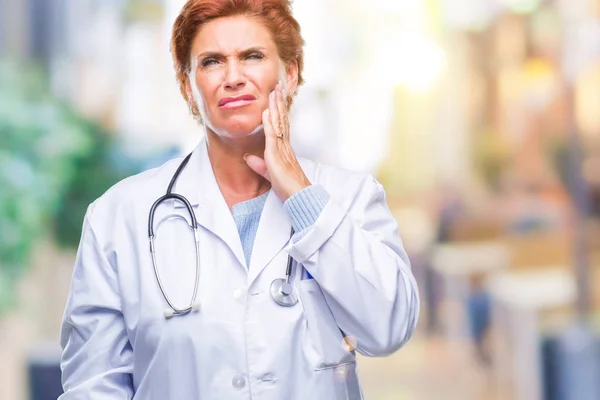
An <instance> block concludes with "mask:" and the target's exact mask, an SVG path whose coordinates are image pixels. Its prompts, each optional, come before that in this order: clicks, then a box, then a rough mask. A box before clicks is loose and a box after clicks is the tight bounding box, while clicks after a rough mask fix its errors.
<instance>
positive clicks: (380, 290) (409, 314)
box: [286, 175, 419, 356]
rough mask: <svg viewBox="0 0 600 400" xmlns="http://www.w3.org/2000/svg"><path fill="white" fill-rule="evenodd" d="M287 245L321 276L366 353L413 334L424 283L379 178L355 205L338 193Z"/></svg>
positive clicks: (330, 300)
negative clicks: (338, 198) (344, 203)
mask: <svg viewBox="0 0 600 400" xmlns="http://www.w3.org/2000/svg"><path fill="white" fill-rule="evenodd" d="M286 250H287V251H288V253H289V254H291V256H292V257H293V258H294V259H295V260H296V261H297V262H299V263H301V264H303V266H304V268H305V269H306V270H307V272H308V273H309V274H310V275H312V276H313V277H314V279H315V280H316V281H317V283H318V284H319V286H320V287H321V290H322V292H323V294H324V297H325V300H326V302H327V304H328V306H329V308H330V309H331V312H332V314H333V316H334V318H335V321H336V323H337V325H338V327H339V328H340V329H341V330H342V331H343V332H344V334H346V335H349V336H352V337H354V338H355V339H356V350H357V351H358V352H359V353H361V354H363V355H366V356H386V355H389V354H392V353H394V352H395V351H396V350H398V349H399V348H400V347H402V346H403V345H404V344H405V343H406V342H407V341H408V340H409V339H410V338H411V336H412V334H413V333H414V330H415V327H416V323H417V319H418V315H419V295H418V288H417V284H416V281H415V279H414V276H413V274H412V272H411V268H410V261H409V259H408V256H407V254H406V251H405V250H404V247H403V245H402V240H401V238H400V236H399V234H398V225H397V223H396V221H395V219H394V218H393V216H392V214H391V212H390V210H389V208H388V206H387V204H386V201H385V192H384V190H383V187H382V186H381V184H379V182H377V181H376V180H375V179H374V178H373V177H372V176H370V175H369V176H368V177H367V178H366V180H365V182H364V183H363V184H362V187H361V189H359V190H358V193H356V194H355V195H354V198H353V199H352V201H351V202H350V206H349V207H342V205H341V203H338V202H337V201H336V200H335V199H334V198H331V199H330V200H329V201H328V202H327V205H326V206H325V208H324V209H323V211H322V212H321V214H320V215H319V218H318V219H317V220H316V222H315V224H314V225H313V226H312V227H311V229H310V230H309V232H307V233H306V234H305V235H304V236H303V237H302V239H300V240H299V241H298V242H296V243H291V244H289V245H288V246H287V247H286Z"/></svg>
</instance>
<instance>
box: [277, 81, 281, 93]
mask: <svg viewBox="0 0 600 400" xmlns="http://www.w3.org/2000/svg"><path fill="white" fill-rule="evenodd" d="M277 91H278V92H281V81H277Z"/></svg>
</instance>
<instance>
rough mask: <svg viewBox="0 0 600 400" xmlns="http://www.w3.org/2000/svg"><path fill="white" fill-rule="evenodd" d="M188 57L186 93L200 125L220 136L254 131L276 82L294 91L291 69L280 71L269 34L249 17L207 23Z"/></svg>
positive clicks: (235, 135)
mask: <svg viewBox="0 0 600 400" xmlns="http://www.w3.org/2000/svg"><path fill="white" fill-rule="evenodd" d="M191 58H192V60H191V65H192V68H191V72H190V75H189V79H188V87H187V89H188V93H191V94H192V95H193V99H194V100H195V101H196V104H197V106H198V110H199V112H200V116H201V117H202V119H203V120H204V123H205V124H206V125H207V127H208V128H209V129H211V130H212V131H214V132H215V133H216V134H218V135H220V136H226V137H241V136H247V135H250V134H253V133H256V132H260V131H261V128H262V118H261V116H262V112H263V111H264V110H265V109H266V108H268V106H269V93H270V92H271V91H272V90H273V89H274V88H275V85H276V84H277V81H278V80H282V83H283V84H284V87H287V88H288V91H287V93H289V89H292V90H293V89H295V82H296V80H297V69H296V68H295V65H292V66H291V67H290V68H288V69H287V72H286V70H285V68H284V66H283V63H282V62H281V60H280V59H279V56H278V54H277V47H276V45H275V42H274V41H273V39H272V38H271V34H270V32H269V30H268V29H267V28H266V27H265V26H264V25H263V24H262V23H260V22H259V20H257V19H255V18H250V17H246V16H235V17H226V18H219V19H216V20H214V21H211V22H209V23H207V24H206V25H204V26H203V27H202V28H201V29H200V31H199V32H198V33H197V35H196V38H195V39H194V42H193V43H192V51H191ZM292 86H294V87H293V88H292ZM189 97H190V98H191V97H192V96H189Z"/></svg>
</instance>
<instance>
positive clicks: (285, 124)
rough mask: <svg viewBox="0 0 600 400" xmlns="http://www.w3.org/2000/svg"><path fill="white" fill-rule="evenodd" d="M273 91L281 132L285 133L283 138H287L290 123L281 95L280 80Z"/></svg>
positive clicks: (281, 85)
mask: <svg viewBox="0 0 600 400" xmlns="http://www.w3.org/2000/svg"><path fill="white" fill-rule="evenodd" d="M275 92H276V94H277V96H276V97H277V111H278V113H279V123H280V124H281V132H283V133H284V134H285V136H284V139H285V140H289V136H290V129H289V127H290V125H289V120H288V113H287V106H286V104H285V99H284V97H283V84H282V83H281V82H279V83H278V84H277V90H276V91H275ZM281 132H280V133H281Z"/></svg>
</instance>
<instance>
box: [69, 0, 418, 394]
mask: <svg viewBox="0 0 600 400" xmlns="http://www.w3.org/2000/svg"><path fill="white" fill-rule="evenodd" d="M302 46H303V40H302V38H301V36H300V28H299V26H298V23H297V22H296V20H295V19H294V18H293V17H292V15H291V6H290V4H289V1H288V0H190V1H188V2H187V4H186V5H185V6H184V7H183V10H182V11H181V14H180V15H179V17H178V18H177V20H176V22H175V25H174V29H173V39H172V53H173V57H174V63H175V69H176V71H177V77H178V80H179V84H180V88H181V91H182V94H183V96H184V98H185V99H186V101H187V102H188V104H189V106H190V109H191V112H192V114H193V115H194V116H195V117H196V118H197V120H198V121H199V122H201V126H202V127H203V128H204V130H205V136H206V138H205V140H203V141H201V142H200V144H199V145H198V147H197V148H196V149H195V150H194V152H193V153H192V154H191V155H190V157H189V159H188V158H186V159H185V162H183V161H182V159H177V160H172V161H170V162H167V163H166V164H165V165H163V166H162V167H159V168H157V169H153V170H150V171H146V172H144V173H141V174H139V175H137V176H134V177H131V178H128V179H125V180H124V181H122V182H120V183H119V184H117V185H115V186H114V187H113V188H111V189H110V190H108V192H107V193H105V194H104V195H103V196H102V197H100V198H99V199H98V200H96V201H95V202H94V203H93V204H92V205H90V207H89V209H88V212H87V214H86V217H85V221H84V226H83V233H82V238H81V244H80V247H79V251H78V256H77V261H76V265H75V270H74V274H73V281H72V286H71V291H70V295H69V299H68V302H67V306H66V310H65V314H64V318H63V327H62V332H61V344H62V346H63V349H64V351H63V357H62V362H61V367H62V370H63V386H64V389H65V394H64V395H63V396H62V397H61V399H63V400H70V399H78V400H79V399H96V398H103V399H109V398H110V399H126V398H127V399H129V398H132V397H134V396H135V398H139V399H144V400H153V399H156V400H166V399H173V400H180V399H237V398H239V399H277V400H281V399H307V398H314V399H327V400H332V399H360V398H362V392H361V388H360V384H359V381H358V378H357V370H356V359H355V351H354V350H355V349H356V350H357V351H358V352H359V353H361V354H364V355H367V356H385V355H388V354H391V353H393V352H395V351H396V350H397V349H399V348H400V347H401V346H402V345H403V344H404V343H406V341H407V340H408V339H409V338H410V337H411V335H412V333H413V331H414V329H415V324H416V320H417V316H418V311H419V301H418V294H417V286H416V283H415V281H414V278H413V276H412V274H411V270H410V266H409V261H408V258H407V256H406V253H405V251H404V249H403V247H402V242H401V239H400V237H399V236H398V233H397V225H396V223H395V221H394V219H393V218H392V215H391V214H390V212H389V209H388V208H387V206H386V203H385V194H384V191H383V189H382V187H381V185H380V184H379V183H377V181H375V180H374V179H373V178H372V177H371V176H370V175H367V174H361V173H354V172H349V171H346V170H342V169H340V168H336V167H332V166H325V165H321V164H317V163H313V162H310V161H308V160H303V159H298V158H297V157H296V156H295V155H294V151H293V150H292V147H291V146H290V137H289V132H290V130H289V124H288V117H287V115H288V109H289V107H290V105H291V103H292V96H293V94H294V93H295V92H296V89H297V87H298V85H300V84H301V83H302V65H303V52H302ZM188 161H189V162H188ZM171 182H172V184H171ZM168 186H170V187H172V193H176V194H178V195H182V196H185V198H186V199H187V201H189V203H188V204H186V200H183V199H182V198H178V199H176V200H173V199H167V200H165V201H163V202H161V203H160V204H158V205H157V204H156V203H155V201H156V199H158V198H160V197H161V196H163V195H164V194H165V191H166V189H167V187H168ZM188 211H189V212H188ZM190 212H191V213H190ZM149 213H152V214H153V218H151V219H150V220H149V218H148V214H149ZM192 216H193V217H194V218H195V219H196V221H193V219H192ZM182 221H186V224H190V225H191V226H192V227H197V230H196V231H195V233H194V234H193V233H192V231H190V229H189V228H190V227H189V226H186V224H183V223H182ZM159 227H160V229H159ZM292 228H293V232H295V233H293V236H292V237H290V230H291V229H292ZM149 235H150V237H151V244H150V246H149V244H148V237H149ZM194 238H195V239H196V242H195V241H194V240H192V239H194ZM196 245H197V246H198V247H196ZM149 247H150V248H151V251H150V250H149ZM197 248H198V249H199V253H198V254H199V256H198V260H196V254H197V253H196V249H197ZM288 255H289V256H291V257H290V258H289V259H288ZM288 260H292V261H293V263H291V264H290V265H291V270H289V269H288V268H287V266H288ZM197 261H198V264H197ZM197 265H199V268H198V269H196V267H197ZM154 269H156V271H154ZM197 271H199V275H197ZM155 272H156V274H155ZM286 272H290V277H289V279H287V280H285V281H284V282H282V281H281V280H280V278H282V277H284V276H286ZM156 275H158V278H160V284H159V282H158V279H157V276H156ZM193 277H196V278H195V279H192V278H193ZM273 282H275V283H273ZM163 291H164V293H163ZM165 295H166V296H165ZM167 298H168V299H169V301H170V303H169V302H168V301H167ZM344 338H346V339H345V340H344Z"/></svg>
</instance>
